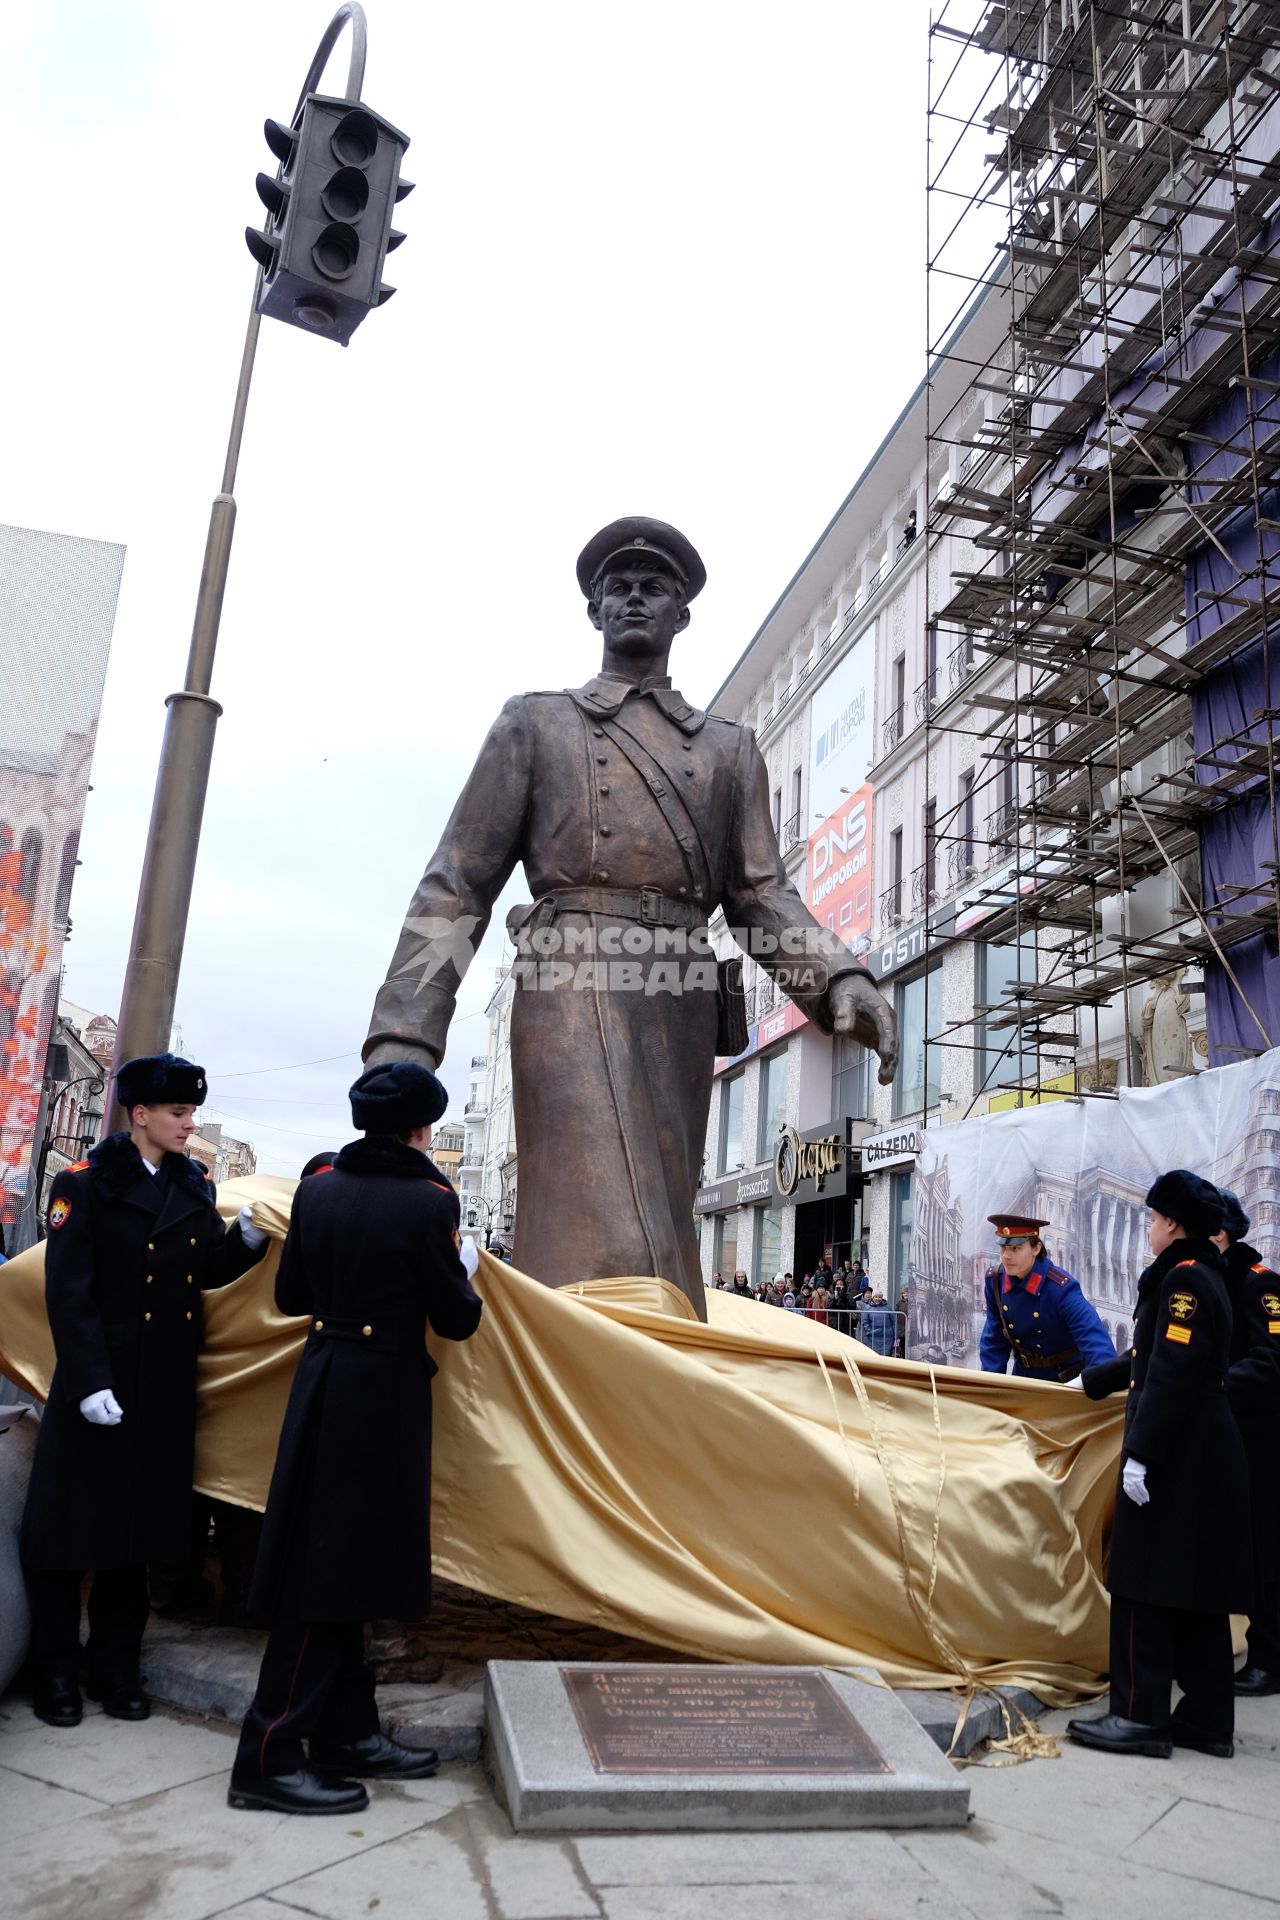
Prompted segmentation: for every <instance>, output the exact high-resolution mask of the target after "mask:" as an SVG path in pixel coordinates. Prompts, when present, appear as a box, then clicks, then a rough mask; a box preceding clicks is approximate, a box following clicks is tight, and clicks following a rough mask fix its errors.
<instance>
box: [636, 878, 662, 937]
mask: <svg viewBox="0 0 1280 1920" xmlns="http://www.w3.org/2000/svg"><path fill="white" fill-rule="evenodd" d="M662 906H663V901H662V893H661V891H660V889H659V888H657V887H641V889H640V924H641V926H643V927H660V926H661V925H662Z"/></svg>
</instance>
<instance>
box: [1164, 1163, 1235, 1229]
mask: <svg viewBox="0 0 1280 1920" xmlns="http://www.w3.org/2000/svg"><path fill="white" fill-rule="evenodd" d="M1147 1205H1148V1206H1149V1207H1154V1208H1155V1210H1156V1212H1157V1213H1162V1214H1163V1215H1164V1217H1165V1219H1166V1220H1176V1221H1177V1223H1178V1225H1179V1226H1180V1227H1181V1228H1182V1231H1183V1232H1184V1233H1189V1234H1191V1235H1193V1236H1194V1237H1195V1238H1196V1239H1198V1240H1200V1239H1206V1240H1207V1239H1208V1237H1209V1235H1210V1234H1211V1233H1221V1232H1222V1228H1223V1212H1224V1209H1223V1205H1222V1196H1221V1194H1220V1193H1219V1192H1218V1189H1217V1188H1216V1187H1215V1186H1214V1185H1213V1184H1212V1182H1211V1181H1209V1180H1204V1179H1202V1178H1201V1176H1200V1175H1199V1174H1198V1173H1189V1172H1188V1171H1187V1169H1186V1167H1174V1168H1173V1169H1172V1171H1171V1172H1169V1173H1162V1174H1161V1175H1160V1178H1159V1179H1158V1180H1157V1181H1156V1183H1155V1185H1154V1186H1153V1187H1152V1189H1151V1191H1150V1193H1149V1194H1148V1195H1147Z"/></svg>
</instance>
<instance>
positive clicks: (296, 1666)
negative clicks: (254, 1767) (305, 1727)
mask: <svg viewBox="0 0 1280 1920" xmlns="http://www.w3.org/2000/svg"><path fill="white" fill-rule="evenodd" d="M310 1638H311V1629H310V1627H308V1628H307V1630H306V1632H305V1633H304V1634H303V1636H302V1645H301V1646H300V1647H299V1648H298V1657H297V1659H296V1660H295V1661H294V1663H293V1678H292V1680H290V1682H289V1698H288V1699H287V1700H286V1701H285V1703H284V1712H283V1713H281V1714H277V1715H276V1718H275V1719H274V1720H273V1721H272V1722H271V1725H270V1726H269V1727H268V1728H267V1730H266V1732H265V1733H264V1734H263V1736H262V1745H261V1746H260V1747H259V1748H258V1771H259V1773H260V1774H261V1775H262V1776H263V1778H264V1779H265V1778H266V1773H267V1742H268V1740H269V1739H270V1738H271V1736H272V1734H273V1733H274V1732H275V1730H276V1728H277V1727H278V1726H281V1725H282V1724H283V1723H284V1722H285V1721H286V1720H287V1719H288V1718H289V1711H290V1709H291V1707H292V1706H293V1690H294V1688H295V1687H296V1686H297V1684H298V1675H299V1674H300V1673H301V1672H302V1662H303V1660H304V1659H305V1657H306V1652H307V1642H308V1640H310Z"/></svg>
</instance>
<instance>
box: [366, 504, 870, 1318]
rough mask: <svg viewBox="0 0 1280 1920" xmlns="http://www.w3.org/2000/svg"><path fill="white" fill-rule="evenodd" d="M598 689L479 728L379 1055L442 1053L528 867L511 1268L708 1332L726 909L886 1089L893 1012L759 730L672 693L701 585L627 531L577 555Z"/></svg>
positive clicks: (414, 913) (436, 1057)
mask: <svg viewBox="0 0 1280 1920" xmlns="http://www.w3.org/2000/svg"><path fill="white" fill-rule="evenodd" d="M577 573H578V582H579V585H580V586H581V588H582V591H583V593H584V595H585V596H586V599H587V613H588V616H589V618H590V620H591V622H592V624H593V625H594V626H595V627H596V628H597V629H598V631H599V632H600V634H601V636H602V638H603V642H604V657H603V660H602V663H601V667H600V671H599V673H598V674H597V675H596V677H595V678H594V679H592V680H588V681H587V683H586V684H585V685H584V686H581V687H574V688H571V689H568V690H566V691H563V692H546V693H526V694H518V695H516V696H515V697H514V698H513V699H510V700H508V701H507V703H506V705H505V706H504V708H503V709H502V712H501V713H500V714H499V716H498V718H497V720H496V721H495V722H494V725H493V726H492V728H491V729H490V731H489V734H488V737H487V738H486V740H485V742H484V745H483V746H482V747H481V749H480V755H479V758H478V760H477V761H476V764H475V767H474V769H473V771H472V773H471V776H470V778H469V779H468V781H467V783H466V786H465V787H464V788H463V791H462V794H461V796H460V798H459V800H458V803H457V805H456V806H455V808H454V810H453V814H452V816H451V817H450V819H449V822H448V824H447V826H446V827H445V830H444V833H443V836H442V838H441V841H440V845H439V846H438V847H437V849H436V851H435V853H434V854H433V855H432V856H431V859H430V860H429V861H428V863H427V869H426V872H425V873H424V874H423V876H422V881H421V883H420V885H419V887H418V889H417V892H416V893H415V894H414V897H413V900H412V902H411V903H410V907H409V912H408V915H407V917H406V920H405V924H404V930H403V932H402V934H401V937H400V941H399V944H398V945H397V947H396V951H395V954H394V957H393V959H392V962H391V967H390V970H389V972H388V975H387V979H386V981H385V983H384V985H383V986H382V988H381V989H380V991H379V993H378V995H377V999H376V1002H375V1005H374V1011H373V1019H372V1023H371V1025H370V1029H369V1035H368V1039H367V1041H366V1043H365V1059H366V1061H367V1062H369V1063H370V1064H375V1063H380V1062H382V1061H387V1060H397V1059H417V1060H420V1061H423V1062H424V1063H429V1064H432V1065H437V1064H438V1063H439V1061H440V1059H441V1058H442V1056H443V1054H444V1049H445V1042H446V1037H447V1035H448V1031H449V1022H450V1020H451V1018H452V1016H453V1012H454V1008H455V1004H456V994H457V990H458V985H459V982H460V980H461V978H462V975H463V973H464V972H465V970H466V966H467V964H468V963H469V961H470V959H471V956H472V953H473V952H474V950H475V948H476V947H477V946H478V945H479V942H480V940H481V938H482V937H483V934H484V931H485V928H486V926H487V925H488V921H489V916H490V913H491V911H492V908H493V904H494V901H495V900H496V899H497V897H498V895H499V893H500V892H501V891H502V888H503V887H504V886H505V884H506V882H507V879H508V877H509V876H510V874H511V872H512V870H513V868H514V867H515V865H516V863H517V862H520V863H522V865H523V867H524V872H525V876H526V879H527V881H528V884H529V889H530V892H531V893H532V896H533V901H532V905H531V906H530V907H528V908H523V909H518V910H517V912H516V913H515V914H514V915H512V916H510V917H509V920H508V926H509V928H510V929H511V931H512V933H513V937H515V939H516V942H517V947H518V949H519V954H520V958H519V960H518V962H517V969H516V973H517V986H516V993H515V997H514V1004H513V1009H512V1019H511V1059H512V1088H513V1100H514V1106H515V1126H516V1136H517V1139H518V1142H519V1152H520V1204H519V1209H518V1214H517V1221H516V1246H515V1262H516V1265H517V1266H519V1267H521V1268H522V1269H523V1270H524V1271H525V1272H527V1273H530V1274H532V1275H534V1276H535V1277H536V1278H537V1279H540V1280H543V1281H545V1282H546V1283H547V1284H549V1285H553V1286H564V1285H571V1284H574V1283H576V1282H579V1281H583V1280H589V1279H595V1278H603V1277H606V1276H608V1275H620V1274H643V1275H658V1276H660V1277H661V1278H663V1279H666V1280H669V1281H671V1282H673V1283H674V1284H675V1285H676V1286H678V1287H680V1288H681V1289H682V1290H683V1291H684V1292H685V1294H686V1295H687V1296H688V1298H689V1299H690V1300H691V1301H692V1302H693V1305H694V1308H695V1310H696V1312H697V1313H698V1314H699V1316H700V1317H702V1318H705V1317H706V1302H705V1298H704V1295H703V1288H702V1277H701V1271H700V1267H699V1261H698V1247H697V1240H696V1236H695V1233H694V1228H693V1198H694V1191H695V1188H696V1186H697V1180H698V1173H699V1168H700V1166H701V1162H702V1155H703V1150H704V1146H705V1137H706V1124H707V1111H708V1106H709V1103H710V1098H711V1084H712V1073H713V1064H714V1059H715V1055H716V1051H717V1047H716V1034H717V998H718V996H717V991H716V985H717V982H716V972H717V970H716V966H715V960H714V956H713V955H712V953H711V949H710V946H709V943H708V937H707V923H708V921H709V920H710V918H711V916H712V914H713V913H714V912H715V910H716V908H717V907H720V908H722V909H723V912H724V917H725V921H726V923H727V925H728V927H729V928H730V930H731V931H732V932H733V933H734V935H735V937H736V938H737V940H738V942H739V944H740V945H742V946H744V947H745V948H747V950H748V951H751V952H752V953H753V955H754V957H756V958H757V959H758V960H759V962H760V964H761V965H762V966H763V967H764V968H765V969H766V970H767V971H768V972H769V973H770V974H772V975H773V976H774V977H775V979H777V980H778V981H779V983H780V984H781V985H782V986H783V988H784V990H785V991H786V992H787V993H788V994H789V995H790V997H791V999H792V1000H794V1001H795V1002H796V1004H797V1005H798V1006H800V1007H801V1008H802V1009H803V1011H804V1012H805V1013H806V1014H807V1015H808V1016H809V1018H810V1019H811V1020H813V1021H814V1022H815V1023H816V1024H817V1025H818V1026H819V1027H821V1028H822V1029H823V1030H824V1031H825V1032H828V1033H852V1034H855V1035H856V1036H857V1037H858V1038H859V1039H861V1040H863V1041H864V1042H865V1044H867V1045H868V1046H870V1047H873V1048H874V1049H875V1050H876V1051H877V1052H878V1054H879V1056H880V1062H881V1066H880V1078H881V1080H882V1081H886V1082H887V1081H888V1080H889V1079H891V1078H892V1076H893V1072H894V1068H895V1066H896V1062H897V1035H896V1028H895V1023H894V1016H893V1012H892V1009H891V1008H890V1007H889V1005H888V1003H887V1001H886V1000H885V999H884V998H883V996H882V995H881V994H880V992H879V990H878V988H877V987H876V985H875V982H874V981H873V979H872V977H871V975H870V974H869V973H868V972H867V970H866V969H865V968H864V967H863V966H862V965H861V964H860V963H859V962H858V961H857V960H855V959H854V957H853V955H852V954H851V953H850V952H849V950H848V949H847V948H846V947H845V945H844V944H843V942H842V941H841V940H840V939H839V938H838V937H837V936H836V935H835V934H834V933H833V932H831V931H830V930H829V929H826V928H823V927H820V926H819V925H818V923H817V922H816V921H815V920H814V918H813V916H812V915H811V914H810V913H809V911H808V909H807V908H806V907H805V905H804V902H803V901H802V900H801V898H800V896H799V894H798V893H797V891H796V889H795V887H794V886H793V885H792V883H791V881H790V880H789V879H788V878H787V875H786V872H785V870H784V868H783V864H782V858H781V855H780V853H779V849H778V840H777V835H776V833H775V831H774V826H773V821H772V818H771V816H770V811H769V790H768V776H767V773H766V770H765V764H764V761H763V759H762V757H761V754H760V750H759V748H758V746H757V745H756V740H755V736H754V734H753V733H752V732H751V730H750V729H749V728H747V727H743V726H738V725H736V724H735V723H733V722H731V721H728V720H722V719H720V718H719V717H718V716H717V715H714V714H708V713H703V712H701V711H699V710H698V709H697V708H696V707H693V706H691V705H690V703H689V702H688V701H687V700H685V699H684V698H683V697H682V695H681V694H680V693H679V692H678V691H677V690H676V688H675V687H674V686H673V685H672V683H671V680H670V677H669V675H668V659H669V655H670V652H671V646H672V642H673V641H674V639H675V636H676V635H677V633H681V632H683V631H684V629H685V628H686V627H687V626H688V624H689V608H690V603H691V602H692V601H693V599H694V598H695V597H696V595H697V594H698V593H699V592H700V591H701V589H702V587H703V586H704V585H705V583H706V569H705V567H704V566H703V563H702V561H701V559H700V558H699V556H698V554H697V552H696V550H695V549H694V547H693V546H692V545H691V543H690V542H689V541H688V540H687V539H686V538H685V537H684V535H683V534H682V533H679V532H677V530H676V529H675V528H674V527H671V526H668V525H666V524H665V523H664V522H663V521H660V520H652V519H647V518H644V517H642V516H631V517H629V518H626V519H622V520H617V521H614V522H613V523H612V524H611V525H610V526H607V527H604V528H602V529H601V531H600V532H599V533H598V534H596V535H595V537H594V539H592V540H590V541H589V542H588V543H587V545H586V547H585V548H584V549H583V551H582V553H581V555H580V556H579V559H578V567H577Z"/></svg>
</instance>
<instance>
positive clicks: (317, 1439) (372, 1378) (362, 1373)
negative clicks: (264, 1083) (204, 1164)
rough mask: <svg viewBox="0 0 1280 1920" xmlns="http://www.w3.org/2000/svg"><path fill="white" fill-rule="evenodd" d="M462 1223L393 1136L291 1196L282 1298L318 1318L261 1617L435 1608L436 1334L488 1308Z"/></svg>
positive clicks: (272, 1505) (292, 1413) (361, 1149)
mask: <svg viewBox="0 0 1280 1920" xmlns="http://www.w3.org/2000/svg"><path fill="white" fill-rule="evenodd" d="M458 1221H459V1210H458V1197H457V1195H456V1193H455V1192H454V1190H453V1188H452V1187H451V1186H450V1185H449V1183H448V1181H447V1180H446V1179H445V1177H444V1175H443V1174H442V1173H440V1172H439V1170H438V1169H437V1168H436V1166H435V1165H434V1164H433V1162H432V1161H430V1160H429V1159H428V1158H427V1156H426V1155H425V1154H422V1153H419V1152H417V1151H416V1150H415V1149H414V1148H413V1147H406V1146H401V1145H399V1144H398V1143H397V1142H395V1141H394V1140H385V1139H377V1138H366V1139H363V1140H356V1141H353V1142H352V1143H351V1145H350V1146H346V1147H344V1148H343V1149H342V1152H341V1153H340V1154H339V1155H338V1157H337V1159H336V1160H335V1162H334V1164H333V1167H332V1169H331V1170H330V1171H329V1172H321V1173H317V1174H315V1175H314V1176H313V1177H312V1178H311V1179H310V1180H304V1181H303V1182H302V1184H301V1185H300V1186H299V1187H298V1190H297V1192H296V1193H295V1195H294V1199H293V1214H292V1218H291V1220H290V1223H289V1233H288V1237H287V1238H286V1240H285V1243H284V1251H283V1253H282V1255H281V1258H280V1270H279V1273H278V1275H277V1278H276V1304H277V1306H278V1307H279V1308H280V1311H281V1312H282V1313H288V1314H304V1313H309V1314H311V1315H312V1316H313V1318H312V1322H311V1328H310V1331H309V1333H308V1335H307V1343H306V1346H305V1347H304V1348H303V1350H302V1357H301V1359H300V1360H299V1362H298V1371H297V1373H296V1374H295V1375H294V1381H293V1387H292V1389H291V1391H290V1394H289V1404H288V1407H287V1408H286V1410H285V1416H284V1425H283V1427H282V1428H281V1431H280V1447H279V1451H278V1453H277V1455H276V1464H275V1472H274V1473H273V1475H272V1478H271V1491H270V1494H269V1495H268V1497H267V1510H266V1516H265V1519H264V1521H263V1527H262V1542H261V1545H260V1546H259V1549H258V1559H257V1564H256V1566H255V1569H254V1578H253V1588H252V1592H251V1594H250V1601H249V1604H250V1609H251V1611H252V1612H253V1613H254V1614H256V1615H257V1616H259V1617H260V1618H265V1619H296V1620H307V1621H351V1620H373V1619H395V1620H406V1619H408V1620H411V1619H416V1618H418V1617H420V1616H421V1615H422V1614H424V1613H425V1612H426V1611H427V1609H428V1607H429V1606H430V1604H431V1540H430V1523H431V1376H432V1375H433V1374H434V1372H435V1370H436V1368H435V1362H434V1361H433V1360H432V1358H431V1356H430V1354H429V1353H428V1352H427V1348H426V1330H427V1326H428V1324H430V1326H431V1328H432V1330H433V1331H434V1332H435V1333H437V1334H440V1335H442V1336H443V1337H444V1338H445V1339H446V1340H465V1339H466V1338H467V1336H468V1335H469V1334H472V1333H474V1332H475V1330H476V1328H477V1326H478V1325H479V1323H480V1313H481V1303H480V1299H479V1297H478V1295H477V1294H475V1293H474V1292H473V1291H472V1288H471V1284H470V1282H469V1281H468V1279H467V1274H466V1269H465V1267H464V1266H463V1264H462V1261H461V1260H460V1259H459V1257H458V1244H459V1243H458Z"/></svg>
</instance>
